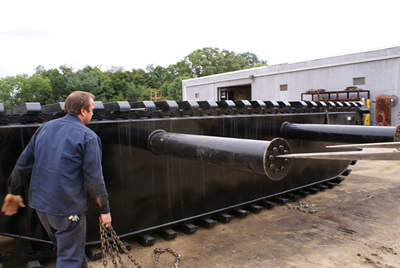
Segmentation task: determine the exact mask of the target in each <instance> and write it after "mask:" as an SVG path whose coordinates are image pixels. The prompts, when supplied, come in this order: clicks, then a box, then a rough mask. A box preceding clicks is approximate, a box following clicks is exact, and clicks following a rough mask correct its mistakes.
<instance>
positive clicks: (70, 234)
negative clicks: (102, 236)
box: [36, 211, 88, 268]
mask: <svg viewBox="0 0 400 268" xmlns="http://www.w3.org/2000/svg"><path fill="white" fill-rule="evenodd" d="M36 213H37V215H38V216H39V219H40V221H41V222H42V225H43V227H44V228H45V230H46V232H47V234H48V235H49V238H50V239H51V241H52V242H53V243H54V244H55V245H56V246H57V266H56V267H57V268H75V267H76V268H86V267H88V266H87V261H86V255H85V242H86V215H85V214H84V213H83V214H82V215H78V216H79V220H77V221H73V220H71V219H68V216H56V215H51V214H46V213H43V212H40V211H36Z"/></svg>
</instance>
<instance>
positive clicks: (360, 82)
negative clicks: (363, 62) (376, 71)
mask: <svg viewBox="0 0 400 268" xmlns="http://www.w3.org/2000/svg"><path fill="white" fill-rule="evenodd" d="M353 85H355V86H358V85H365V77H354V78H353Z"/></svg>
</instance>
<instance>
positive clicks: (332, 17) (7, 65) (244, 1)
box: [0, 0, 400, 78]
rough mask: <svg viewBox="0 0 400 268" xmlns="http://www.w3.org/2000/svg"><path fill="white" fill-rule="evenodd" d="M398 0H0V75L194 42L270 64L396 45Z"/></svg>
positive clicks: (145, 56) (159, 58)
mask: <svg viewBox="0 0 400 268" xmlns="http://www.w3.org/2000/svg"><path fill="white" fill-rule="evenodd" d="M399 6H400V2H399V1H398V0H380V1H371V0H334V1H328V0H315V1H314V0H272V1H270V0H241V1H236V0H211V1H210V0H198V1H192V0H182V1H180V0H154V1H152V0H142V1H135V0H107V1H103V0H69V1H58V0H1V2H0V14H1V15H0V78H1V77H5V76H8V75H11V76H14V75H17V74H22V73H27V74H32V73H34V71H35V68H36V67H37V66H38V65H43V66H44V67H45V68H46V69H50V68H58V67H59V66H60V65H64V64H67V65H69V66H71V67H72V68H73V69H74V70H75V71H77V70H79V69H81V68H84V67H85V66H87V65H91V66H102V70H107V69H109V68H110V67H111V66H117V67H123V68H124V69H125V70H131V69H132V68H134V69H138V68H143V69H145V68H146V66H147V65H149V64H154V65H161V66H163V67H167V66H168V65H170V64H175V63H176V62H178V61H180V60H181V59H183V58H184V57H185V56H186V55H188V54H190V53H191V52H192V51H194V50H196V49H200V48H204V47H217V48H220V49H227V50H231V51H234V52H236V53H242V52H251V53H254V54H256V55H257V56H258V57H259V58H260V59H263V60H266V61H267V62H268V64H269V65H272V64H278V63H285V62H296V61H302V60H311V59H316V58H323V57H329V56H336V55H342V54H349V53H353V52H361V51H368V50H374V49H380V48H386V47H393V46H400V36H399V34H398V33H399V26H400V15H399V10H400V9H399Z"/></svg>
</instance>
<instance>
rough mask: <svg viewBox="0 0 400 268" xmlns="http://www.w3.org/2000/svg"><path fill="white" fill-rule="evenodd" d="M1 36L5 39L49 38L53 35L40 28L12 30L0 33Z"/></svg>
mask: <svg viewBox="0 0 400 268" xmlns="http://www.w3.org/2000/svg"><path fill="white" fill-rule="evenodd" d="M0 36H1V37H5V38H7V37H8V38H27V39H32V38H49V37H51V34H50V33H48V32H46V31H43V30H41V29H38V28H29V27H23V28H22V27H21V28H10V29H7V30H4V31H0Z"/></svg>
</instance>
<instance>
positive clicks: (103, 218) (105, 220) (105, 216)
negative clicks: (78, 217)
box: [100, 213, 111, 228]
mask: <svg viewBox="0 0 400 268" xmlns="http://www.w3.org/2000/svg"><path fill="white" fill-rule="evenodd" d="M100 218H101V221H102V222H103V224H104V226H105V227H106V228H110V227H111V214H110V213H107V214H100Z"/></svg>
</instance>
